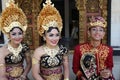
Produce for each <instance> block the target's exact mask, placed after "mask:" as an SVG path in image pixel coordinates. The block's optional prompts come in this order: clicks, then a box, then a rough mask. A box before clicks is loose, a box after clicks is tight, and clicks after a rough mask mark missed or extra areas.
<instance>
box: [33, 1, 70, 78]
mask: <svg viewBox="0 0 120 80" xmlns="http://www.w3.org/2000/svg"><path fill="white" fill-rule="evenodd" d="M61 29H62V19H61V16H60V14H59V12H58V11H57V9H56V8H55V7H54V6H52V5H51V1H50V0H46V4H45V5H44V7H43V9H42V10H41V12H40V14H39V16H38V31H39V34H40V35H41V36H42V37H43V39H44V41H45V44H43V45H42V46H40V47H38V48H37V49H36V50H35V52H34V55H33V58H32V73H33V77H34V78H35V80H69V67H68V56H67V49H66V47H63V46H62V45H60V46H59V45H58V42H59V39H60V35H61Z"/></svg>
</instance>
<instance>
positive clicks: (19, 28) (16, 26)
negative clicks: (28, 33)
mask: <svg viewBox="0 0 120 80" xmlns="http://www.w3.org/2000/svg"><path fill="white" fill-rule="evenodd" d="M15 28H18V29H20V30H21V31H22V33H23V30H22V29H21V28H19V27H17V26H16V27H13V28H12V29H11V30H10V32H11V31H13V29H15Z"/></svg>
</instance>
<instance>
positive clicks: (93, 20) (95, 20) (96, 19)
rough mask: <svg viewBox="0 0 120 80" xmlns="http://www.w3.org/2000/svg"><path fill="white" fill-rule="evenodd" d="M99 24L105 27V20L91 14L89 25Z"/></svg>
mask: <svg viewBox="0 0 120 80" xmlns="http://www.w3.org/2000/svg"><path fill="white" fill-rule="evenodd" d="M95 26H100V27H103V28H105V27H106V26H107V22H106V21H105V20H104V19H103V18H102V17H100V16H92V17H91V18H90V27H95Z"/></svg>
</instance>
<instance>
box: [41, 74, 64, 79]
mask: <svg viewBox="0 0 120 80" xmlns="http://www.w3.org/2000/svg"><path fill="white" fill-rule="evenodd" d="M43 77H44V78H45V80H61V78H62V74H51V75H49V76H45V75H43Z"/></svg>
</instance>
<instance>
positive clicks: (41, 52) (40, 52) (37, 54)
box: [33, 46, 45, 57]
mask: <svg viewBox="0 0 120 80" xmlns="http://www.w3.org/2000/svg"><path fill="white" fill-rule="evenodd" d="M44 53H45V52H44V49H43V47H42V46H40V47H38V48H36V49H35V51H34V54H33V57H41V56H42V55H44Z"/></svg>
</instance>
